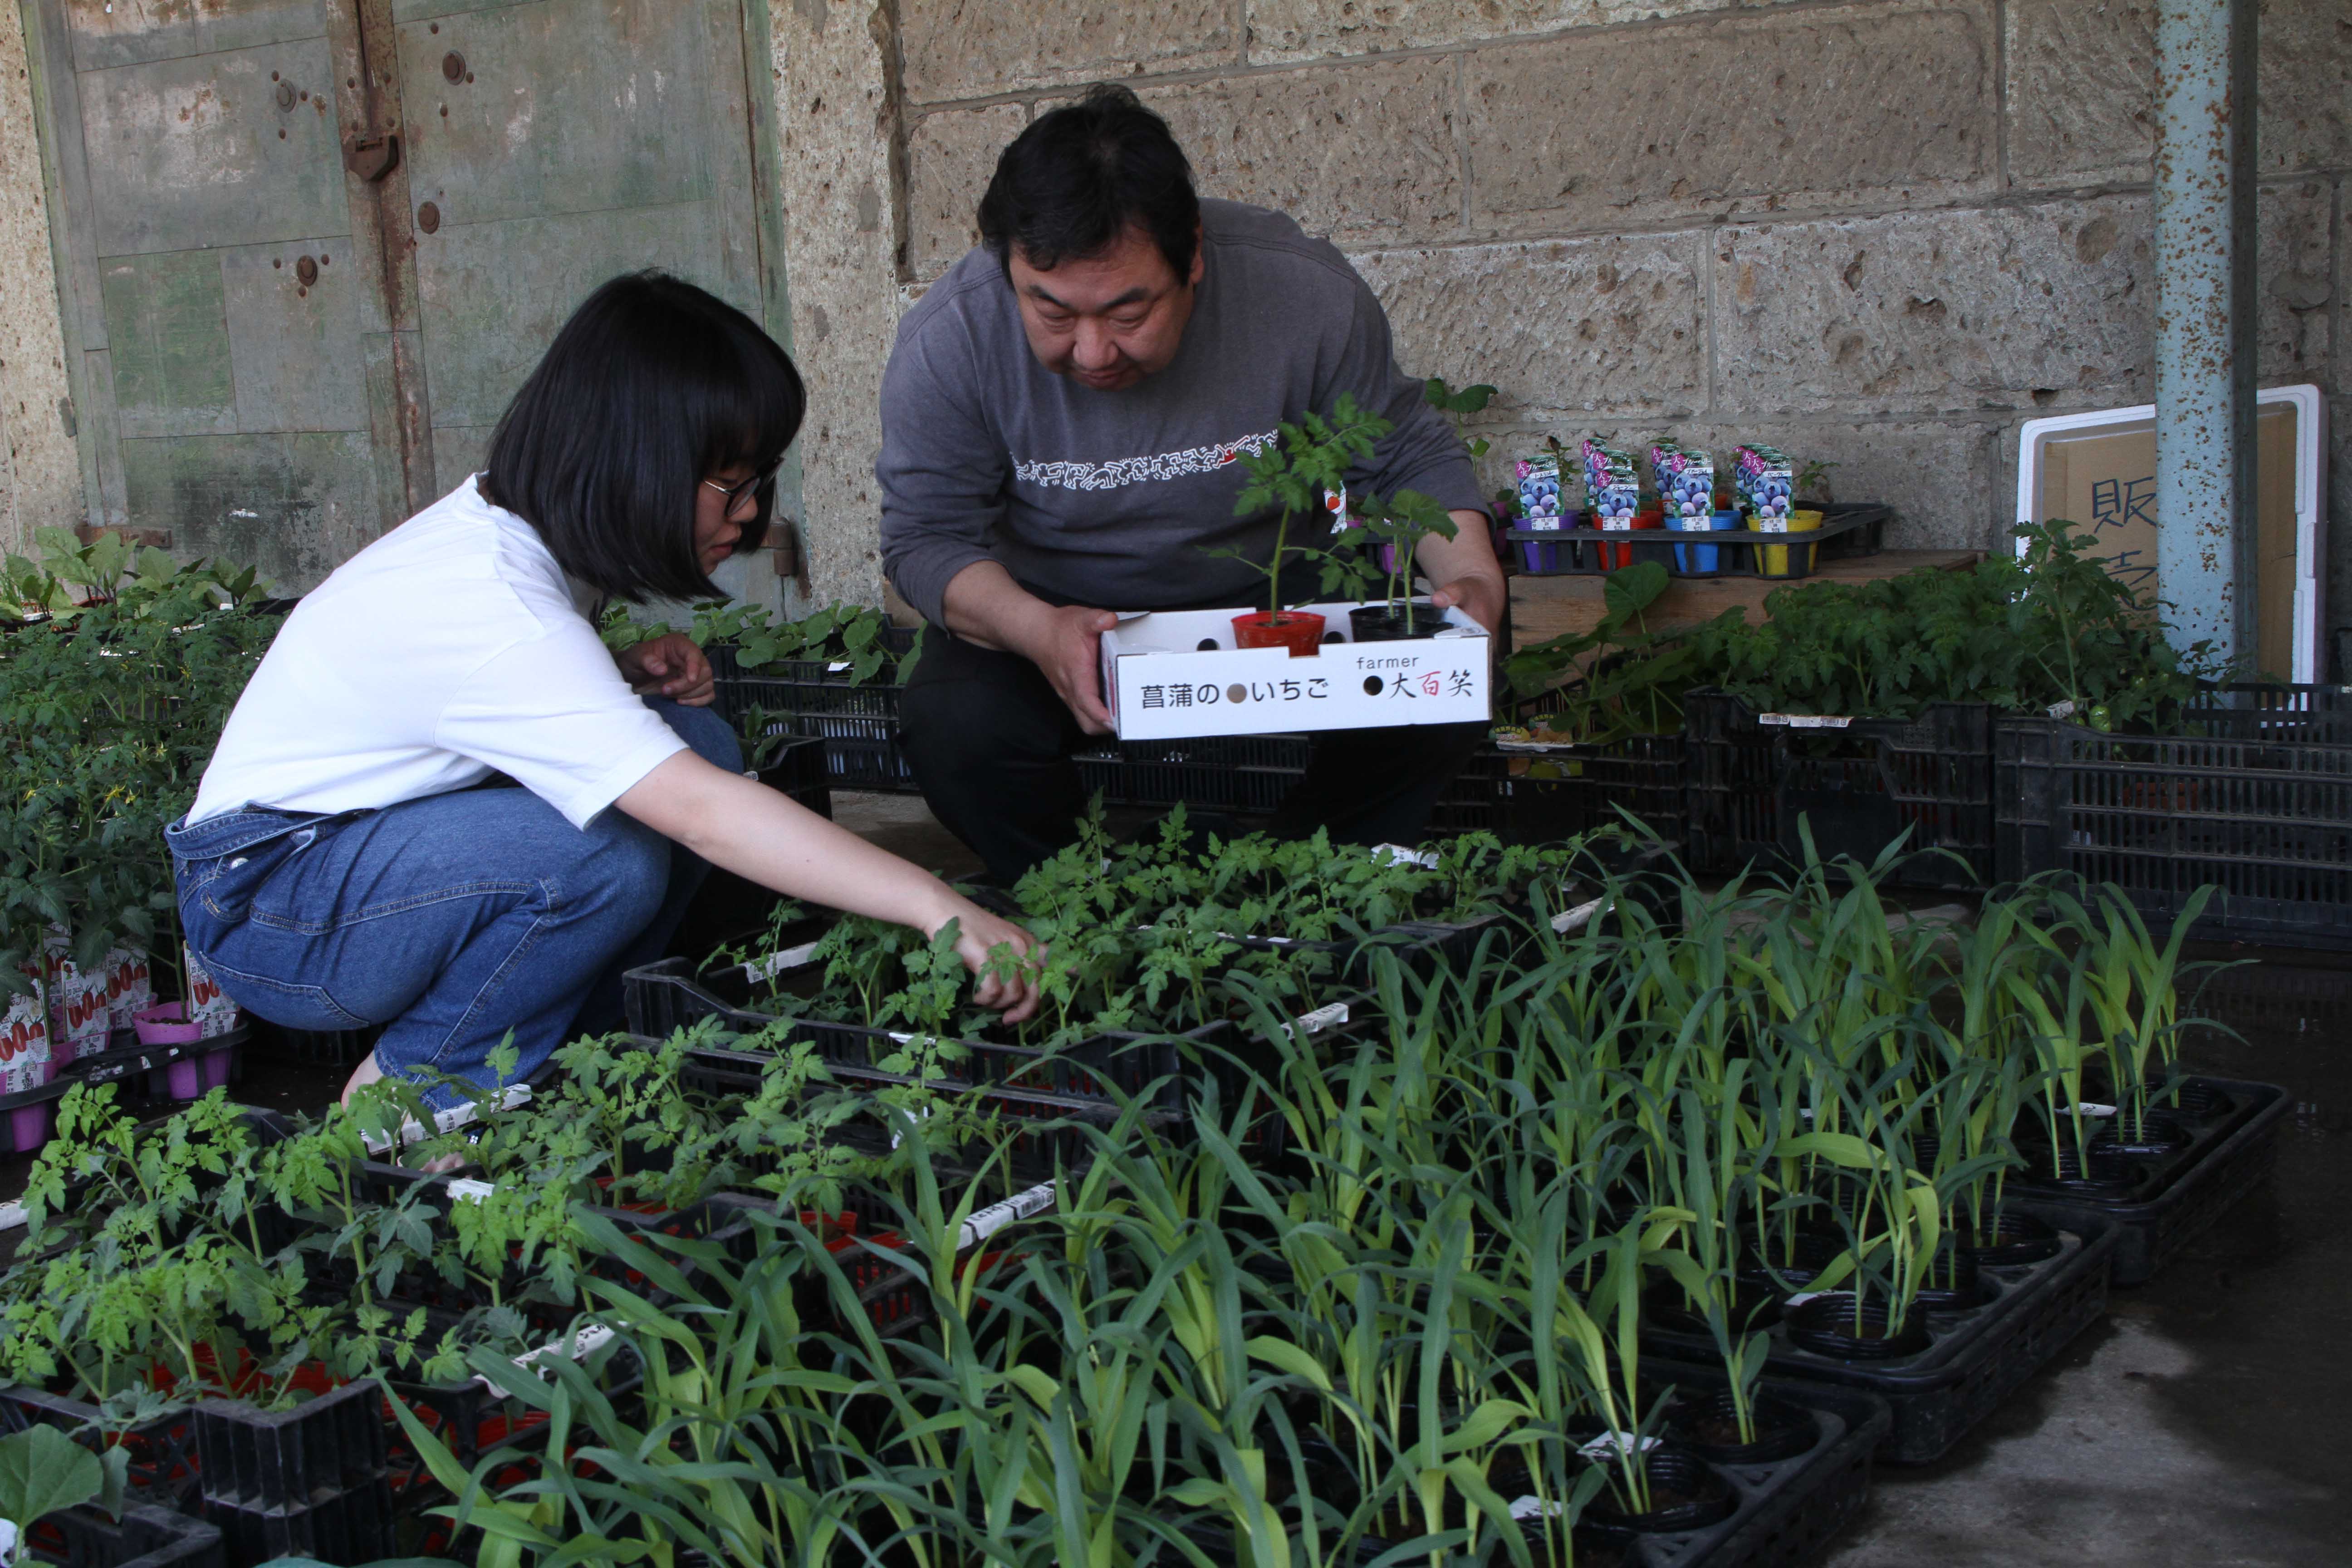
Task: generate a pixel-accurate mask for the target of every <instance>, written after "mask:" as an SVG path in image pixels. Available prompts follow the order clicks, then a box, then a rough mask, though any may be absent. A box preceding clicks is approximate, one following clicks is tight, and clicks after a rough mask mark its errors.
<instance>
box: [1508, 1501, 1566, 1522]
mask: <svg viewBox="0 0 2352 1568" xmlns="http://www.w3.org/2000/svg"><path fill="white" fill-rule="evenodd" d="M1567 1511H1568V1510H1566V1509H1564V1508H1562V1507H1561V1506H1560V1505H1559V1503H1556V1502H1546V1501H1545V1500H1543V1499H1541V1498H1535V1497H1516V1498H1513V1499H1512V1500H1511V1517H1512V1518H1513V1519H1541V1518H1542V1517H1543V1516H1544V1515H1546V1514H1549V1515H1551V1517H1552V1518H1554V1519H1558V1518H1559V1516H1560V1515H1561V1514H1563V1513H1566V1512H1567Z"/></svg>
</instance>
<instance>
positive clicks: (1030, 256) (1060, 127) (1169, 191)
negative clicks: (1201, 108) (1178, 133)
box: [980, 83, 1201, 283]
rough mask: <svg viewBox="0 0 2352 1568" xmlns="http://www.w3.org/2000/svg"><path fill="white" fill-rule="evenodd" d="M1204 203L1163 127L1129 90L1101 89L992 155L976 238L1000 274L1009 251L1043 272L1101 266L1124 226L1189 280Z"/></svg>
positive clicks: (1051, 115) (1042, 117) (1181, 277)
mask: <svg viewBox="0 0 2352 1568" xmlns="http://www.w3.org/2000/svg"><path fill="white" fill-rule="evenodd" d="M1200 221H1201V198H1200V197H1199V196H1197V195H1194V194H1193V192H1192V164H1191V163H1187V162H1186V161H1185V159H1184V149H1182V148H1181V147H1179V146H1178V145H1176V138H1175V137H1174V136H1172V135H1171V134H1169V131H1168V121H1164V120H1162V119H1160V116H1158V115H1157V114H1154V113H1152V112H1151V110H1148V109H1146V108H1144V107H1143V103H1142V101H1141V100H1139V99H1138V98H1137V97H1136V96H1135V94H1134V93H1132V92H1130V91H1129V90H1128V89H1126V88H1123V87H1119V86H1118V85H1116V84H1111V83H1106V84H1104V85H1102V86H1099V87H1093V88H1089V89H1087V95H1086V96H1085V97H1084V98H1082V99H1080V100H1078V101H1077V102H1076V103H1072V104H1065V105H1064V106H1063V107H1061V108H1059V109H1055V110H1047V111H1046V112H1045V113H1044V114H1041V115H1039V116H1038V117H1037V118H1036V119H1035V120H1034V121H1030V123H1029V128H1028V129H1027V130H1025V131H1024V132H1021V134H1020V135H1018V136H1016V137H1014V138H1013V145H1011V146H1010V147H1007V148H1006V149H1005V150H1004V151H1003V153H1000V154H998V156H997V160H996V175H995V177H994V178H993V179H992V180H990V181H989V182H988V194H987V195H984V196H982V197H981V198H980V237H981V240H982V243H983V244H985V245H986V246H987V247H988V248H989V249H990V250H992V251H993V252H995V253H996V259H997V263H998V265H1000V266H1007V265H1009V264H1010V263H1011V261H1012V258H1013V255H1012V253H1013V247H1016V246H1017V247H1020V250H1021V255H1022V258H1023V259H1024V260H1025V261H1027V262H1028V263H1029V265H1030V266H1032V267H1034V268H1037V269H1038V270H1039V271H1041V272H1050V271H1052V270H1053V269H1054V268H1056V267H1058V266H1060V265H1061V264H1062V263H1063V262H1064V261H1066V260H1070V259H1072V258H1076V259H1078V260H1084V259H1086V258H1088V257H1094V256H1100V255H1101V254H1102V253H1103V252H1105V251H1107V250H1108V249H1109V248H1110V247H1112V246H1113V245H1115V244H1117V243H1118V237H1119V236H1120V235H1121V234H1122V233H1124V232H1125V231H1126V230H1127V229H1128V227H1129V226H1134V227H1137V228H1139V229H1141V230H1142V231H1143V232H1144V233H1145V234H1147V235H1150V237H1151V239H1152V243H1154V244H1155V245H1157V246H1159V247H1160V255H1161V256H1163V257H1165V258H1167V259H1168V265H1169V266H1170V267H1171V268H1174V269H1175V272H1176V280H1177V281H1178V282H1180V283H1181V282H1182V281H1184V280H1185V279H1188V278H1190V277H1191V276H1192V252H1193V249H1194V247H1195V245H1196V243H1197V233H1196V231H1197V229H1198V227H1199V225H1200Z"/></svg>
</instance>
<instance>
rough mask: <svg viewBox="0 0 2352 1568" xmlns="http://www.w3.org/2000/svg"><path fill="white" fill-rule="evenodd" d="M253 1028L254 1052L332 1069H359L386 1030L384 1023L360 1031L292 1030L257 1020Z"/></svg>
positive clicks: (371, 1025)
mask: <svg viewBox="0 0 2352 1568" xmlns="http://www.w3.org/2000/svg"><path fill="white" fill-rule="evenodd" d="M252 1027H253V1046H254V1049H255V1050H256V1051H257V1052H259V1053H260V1054H261V1055H263V1056H267V1057H278V1058H283V1059H285V1060H289V1061H297V1062H305V1063H308V1064H310V1065H311V1066H314V1067H331V1068H348V1067H357V1066H358V1065H359V1064H360V1063H361V1062H362V1061H364V1060H366V1059H367V1055H368V1053H369V1052H371V1051H373V1050H374V1049H375V1043H376V1040H377V1039H378V1038H379V1037H381V1036H382V1035H383V1031H384V1026H383V1025H382V1024H370V1025H368V1026H366V1027H364V1028H359V1029H289V1028H286V1027H285V1026H282V1025H278V1024H272V1023H269V1022H268V1021H266V1020H257V1021H256V1022H255V1023H254V1025H253V1026H252Z"/></svg>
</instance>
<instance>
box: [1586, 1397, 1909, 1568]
mask: <svg viewBox="0 0 2352 1568" xmlns="http://www.w3.org/2000/svg"><path fill="white" fill-rule="evenodd" d="M1643 1375H1644V1376H1645V1377H1650V1378H1659V1377H1664V1378H1667V1379H1670V1380H1671V1381H1673V1382H1674V1383H1675V1384H1677V1385H1679V1386H1683V1387H1688V1388H1697V1389H1706V1388H1720V1387H1722V1386H1723V1377H1722V1374H1721V1373H1710V1372H1702V1371H1697V1370H1695V1369H1691V1370H1686V1369H1683V1368H1678V1367H1676V1368H1661V1367H1657V1366H1654V1365H1650V1366H1645V1367H1644V1368H1643ZM1761 1392H1762V1393H1763V1394H1767V1395H1769V1396H1770V1397H1772V1398H1774V1399H1778V1400H1780V1401H1781V1402H1782V1403H1784V1404H1788V1405H1795V1406H1797V1407H1798V1408H1799V1409H1801V1410H1803V1411H1805V1412H1806V1413H1807V1414H1809V1415H1811V1416H1812V1418H1813V1426H1814V1430H1815V1432H1816V1433H1817V1434H1818V1436H1816V1437H1815V1438H1814V1441H1813V1445H1812V1447H1810V1448H1807V1449H1806V1450H1805V1451H1804V1452H1803V1453H1801V1454H1799V1455H1796V1456H1795V1457H1793V1458H1787V1459H1780V1460H1777V1461H1775V1462H1772V1463H1769V1464H1727V1463H1717V1464H1716V1465H1715V1466H1714V1468H1715V1469H1716V1470H1717V1473H1719V1474H1720V1475H1721V1476H1722V1477H1723V1478H1724V1479H1726V1480H1727V1481H1729V1482H1730V1483H1731V1489H1732V1490H1733V1491H1734V1492H1736V1493H1737V1494H1738V1498H1739V1506H1738V1509H1737V1510H1736V1511H1734V1512H1733V1514H1732V1515H1731V1517H1730V1518H1728V1519H1727V1520H1725V1521H1722V1522H1721V1523H1719V1524H1714V1525H1710V1526H1708V1527H1707V1528H1706V1529H1705V1530H1694V1531H1675V1532H1671V1533H1666V1532H1661V1533H1657V1534H1645V1535H1639V1536H1635V1537H1633V1544H1632V1546H1631V1548H1630V1549H1629V1550H1627V1551H1626V1552H1625V1554H1624V1556H1623V1558H1622V1560H1621V1561H1622V1563H1624V1564H1625V1568H1799V1565H1800V1564H1802V1563H1811V1562H1813V1561H1814V1560H1816V1559H1817V1558H1818V1557H1819V1556H1820V1555H1821V1552H1822V1547H1824V1546H1825V1545H1827V1544H1828V1543H1829V1542H1830V1540H1831V1539H1832V1537H1833V1536H1835V1535H1836V1534H1837V1532H1838V1531H1841V1530H1843V1529H1844V1528H1845V1527H1846V1525H1847V1523H1848V1522H1850V1521H1852V1520H1853V1517H1854V1515H1856V1514H1858V1513H1860V1512H1861V1511H1862V1507H1863V1504H1864V1503H1865V1502H1867V1501H1868V1500H1869V1498H1870V1468H1871V1459H1872V1457H1873V1456H1874V1454H1875V1453H1877V1451H1878V1450H1879V1448H1880V1447H1881V1445H1883V1444H1884V1443H1885V1440H1886V1436H1887V1432H1888V1430H1889V1428H1890V1427H1891V1426H1893V1424H1894V1419H1895V1415H1894V1411H1893V1409H1892V1407H1891V1406H1889V1405H1888V1404H1887V1403H1886V1401H1885V1400H1884V1399H1881V1398H1879V1397H1878V1396H1877V1395H1875V1394H1864V1393H1858V1392H1855V1391H1853V1390H1850V1389H1843V1388H1832V1387H1827V1386H1823V1385H1822V1384H1793V1383H1782V1382H1779V1381H1777V1380H1775V1379H1771V1378H1767V1379H1765V1380H1764V1383H1763V1385H1762V1389H1761Z"/></svg>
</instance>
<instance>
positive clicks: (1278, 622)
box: [1208, 393, 1391, 658]
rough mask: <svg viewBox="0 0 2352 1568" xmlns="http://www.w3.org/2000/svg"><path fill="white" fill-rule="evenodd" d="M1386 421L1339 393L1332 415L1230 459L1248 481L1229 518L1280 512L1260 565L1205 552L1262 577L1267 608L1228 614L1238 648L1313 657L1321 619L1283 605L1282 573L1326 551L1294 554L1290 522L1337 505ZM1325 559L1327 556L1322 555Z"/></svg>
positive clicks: (1312, 417)
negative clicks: (1292, 559)
mask: <svg viewBox="0 0 2352 1568" xmlns="http://www.w3.org/2000/svg"><path fill="white" fill-rule="evenodd" d="M1390 428H1391V426H1390V424H1389V422H1388V421H1387V420H1385V419H1383V418H1381V416H1379V415H1377V414H1372V413H1370V412H1368V411H1366V410H1365V409H1363V408H1360V407H1359V406H1357V404H1356V400H1355V398H1354V397H1353V396H1351V395H1349V394H1347V393H1341V394H1340V395H1339V402H1338V403H1337V404H1336V405H1333V407H1332V410H1331V416H1330V417H1329V418H1328V419H1327V418H1325V417H1324V416H1321V415H1319V414H1316V413H1313V412H1311V411H1310V412H1308V413H1307V414H1304V415H1301V416H1299V420H1298V423H1297V424H1296V425H1289V424H1286V425H1284V426H1282V427H1281V430H1280V432H1279V434H1278V435H1277V436H1276V439H1275V440H1274V441H1273V442H1272V443H1270V444H1269V445H1267V446H1266V447H1265V449H1264V450H1262V451H1257V452H1245V453H1243V454H1242V455H1241V456H1240V457H1239V458H1236V459H1235V460H1236V461H1238V462H1239V463H1240V464H1241V465H1242V467H1243V468H1245V469H1247V470H1248V472H1249V482H1248V483H1247V484H1245V485H1244V486H1243V487H1242V493H1241V495H1240V497H1239V498H1238V499H1236V500H1234V516H1235V517H1257V516H1260V515H1262V514H1264V513H1265V512H1267V511H1270V510H1279V512H1280V514H1281V519H1280V521H1278V522H1277V523H1276V526H1275V534H1274V553H1273V555H1272V556H1271V557H1269V558H1268V559H1267V560H1266V561H1265V563H1258V562H1256V561H1254V560H1251V558H1250V556H1249V554H1248V553H1247V552H1244V551H1241V550H1228V549H1215V550H1211V551H1209V552H1208V553H1210V554H1212V555H1223V556H1229V557H1231V558H1232V559H1234V560H1236V561H1248V562H1249V563H1250V564H1251V566H1253V567H1254V568H1255V569H1256V570H1257V571H1260V572H1263V573H1265V582H1266V607H1265V610H1264V611H1251V612H1249V613H1247V614H1244V615H1239V616H1234V647H1286V648H1288V649H1289V650H1290V656H1291V657H1292V658H1311V657H1313V655H1314V654H1315V653H1316V652H1317V650H1318V647H1320V645H1321V644H1322V641H1323V617H1322V616H1318V615H1313V614H1309V613H1307V612H1306V611H1301V610H1286V609H1284V608H1283V607H1282V568H1283V563H1284V561H1285V559H1286V557H1288V556H1290V555H1294V554H1297V555H1301V556H1312V555H1320V554H1324V553H1325V552H1321V551H1318V550H1315V549H1312V548H1310V547H1304V546H1302V547H1299V548H1297V549H1296V550H1294V549H1293V548H1292V546H1291V544H1290V521H1291V519H1292V518H1293V517H1296V516H1298V515H1300V514H1306V515H1308V516H1321V515H1324V514H1325V513H1327V512H1328V511H1329V510H1331V509H1332V508H1333V507H1335V506H1336V505H1337V504H1338V501H1337V498H1338V497H1339V495H1340V494H1341V493H1342V492H1343V491H1344V489H1345V488H1346V486H1347V481H1348V468H1349V464H1351V463H1360V462H1363V461H1365V460H1367V459H1369V458H1370V457H1371V455H1372V447H1373V444H1374V443H1376V442H1377V441H1379V440H1380V438H1381V437H1383V436H1385V435H1387V434H1388V433H1389V430H1390ZM1327 559H1328V556H1327Z"/></svg>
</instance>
